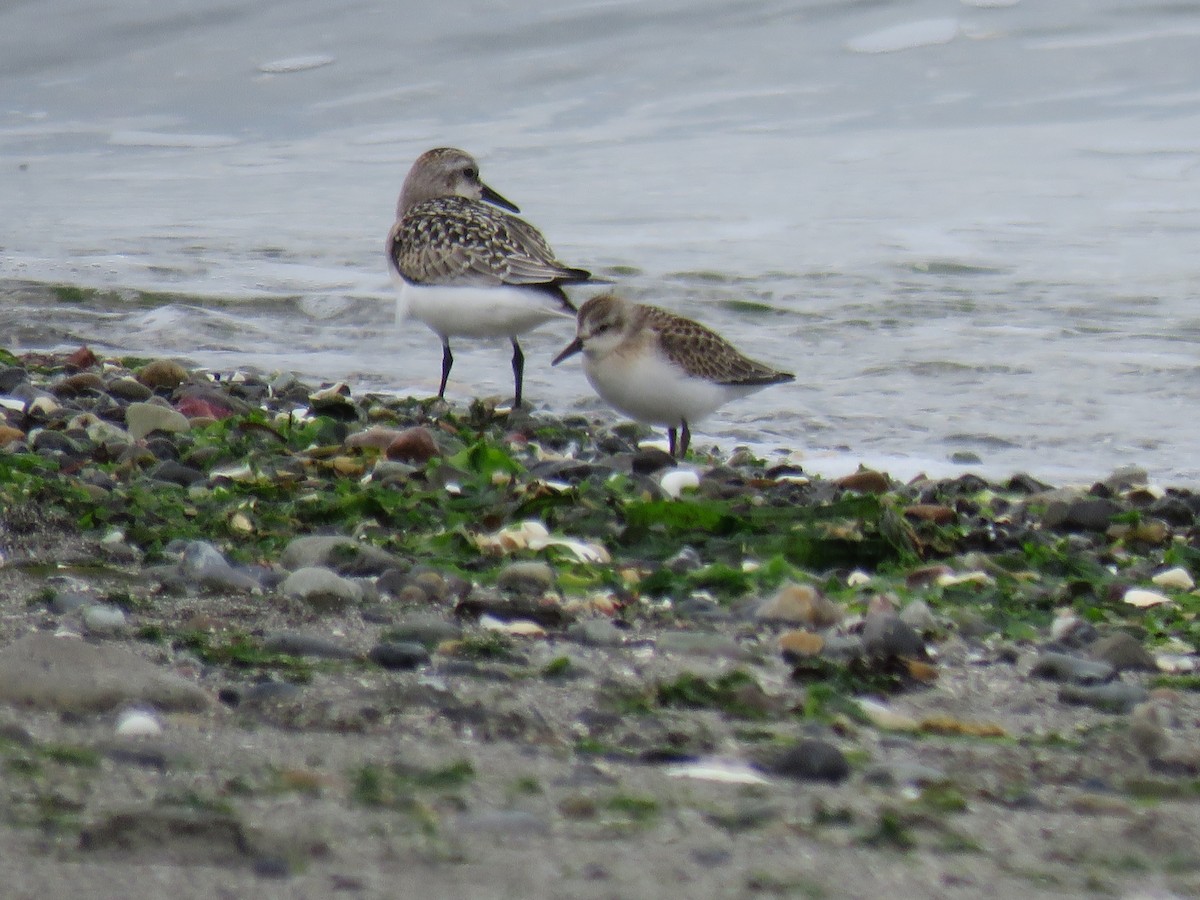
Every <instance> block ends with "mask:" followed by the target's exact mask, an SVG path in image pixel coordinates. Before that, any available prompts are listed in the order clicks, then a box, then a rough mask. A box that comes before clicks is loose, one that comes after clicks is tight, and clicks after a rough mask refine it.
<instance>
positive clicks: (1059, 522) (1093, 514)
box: [1042, 497, 1124, 531]
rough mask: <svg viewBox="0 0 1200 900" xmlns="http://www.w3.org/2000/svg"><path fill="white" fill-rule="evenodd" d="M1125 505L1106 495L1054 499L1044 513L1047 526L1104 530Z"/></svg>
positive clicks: (1044, 521)
mask: <svg viewBox="0 0 1200 900" xmlns="http://www.w3.org/2000/svg"><path fill="white" fill-rule="evenodd" d="M1123 509H1124V507H1122V506H1121V504H1119V503H1116V502H1114V501H1112V500H1109V499H1107V498H1104V497H1079V498H1076V499H1074V500H1052V501H1051V502H1050V503H1049V504H1047V506H1046V510H1045V512H1044V513H1043V514H1042V524H1044V525H1045V526H1046V527H1047V528H1062V529H1067V530H1078V531H1104V530H1106V529H1107V528H1108V526H1109V525H1110V524H1111V521H1112V517H1113V516H1115V515H1118V514H1119V513H1121V512H1122V511H1123Z"/></svg>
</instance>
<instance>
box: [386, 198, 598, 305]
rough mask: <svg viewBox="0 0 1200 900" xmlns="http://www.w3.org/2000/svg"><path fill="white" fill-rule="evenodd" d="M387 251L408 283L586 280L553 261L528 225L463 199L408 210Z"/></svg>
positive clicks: (582, 273)
mask: <svg viewBox="0 0 1200 900" xmlns="http://www.w3.org/2000/svg"><path fill="white" fill-rule="evenodd" d="M389 252H390V253H391V254H392V261H393V263H394V264H395V266H396V269H397V270H398V271H399V273H400V274H401V276H403V277H404V278H405V279H406V280H408V281H410V282H413V283H414V284H430V285H461V286H474V287H496V286H500V285H562V284H575V283H578V282H584V281H588V280H589V279H590V278H591V273H590V272H588V271H586V270H585V269H576V268H573V267H571V266H567V265H564V264H563V263H561V262H559V261H558V260H557V259H555V257H554V252H553V251H552V250H551V249H550V246H549V245H548V244H547V243H546V239H545V238H543V237H542V235H541V234H540V233H539V232H538V231H537V229H536V228H534V227H533V226H532V225H530V224H529V223H528V222H525V221H523V220H521V219H518V218H516V217H515V216H510V215H509V214H508V213H505V212H503V211H501V210H498V209H495V208H494V207H491V206H486V205H484V204H482V203H479V202H477V201H474V200H468V199H466V198H463V197H439V198H438V199H436V200H428V201H426V202H424V203H419V204H417V205H416V206H414V207H413V208H412V209H411V210H409V211H408V213H406V214H405V216H404V217H403V218H402V219H401V220H400V221H399V222H398V223H397V226H396V227H395V228H394V229H393V234H392V241H391V246H390V247H389Z"/></svg>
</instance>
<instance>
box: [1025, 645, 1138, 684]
mask: <svg viewBox="0 0 1200 900" xmlns="http://www.w3.org/2000/svg"><path fill="white" fill-rule="evenodd" d="M1029 677H1031V678H1048V679H1050V680H1051V681H1066V682H1069V683H1071V684H1104V683H1105V682H1108V681H1112V680H1113V679H1114V678H1116V677H1117V670H1116V669H1114V668H1113V667H1112V666H1111V665H1109V664H1108V663H1106V662H1098V661H1096V660H1092V659H1082V658H1081V657H1078V656H1071V655H1069V654H1067V653H1055V652H1053V651H1045V652H1043V653H1041V654H1040V655H1039V656H1038V658H1037V659H1036V660H1035V661H1034V663H1033V668H1031V669H1030V670H1029Z"/></svg>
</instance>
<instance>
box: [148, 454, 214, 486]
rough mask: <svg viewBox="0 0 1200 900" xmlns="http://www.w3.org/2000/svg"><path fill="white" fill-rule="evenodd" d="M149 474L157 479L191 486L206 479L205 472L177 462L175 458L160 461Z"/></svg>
mask: <svg viewBox="0 0 1200 900" xmlns="http://www.w3.org/2000/svg"><path fill="white" fill-rule="evenodd" d="M148 474H149V476H150V477H151V478H153V479H155V480H157V481H166V482H169V483H170V484H177V485H179V486H180V487H190V486H191V485H193V484H195V483H196V482H198V481H203V480H204V473H203V472H199V471H197V470H196V469H193V468H192V467H191V466H185V465H183V464H182V463H177V462H175V460H173V459H168V460H166V461H164V462H161V463H159V464H158V465H157V466H155V467H154V468H153V469H151V470H150V472H149V473H148Z"/></svg>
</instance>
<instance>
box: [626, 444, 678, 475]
mask: <svg viewBox="0 0 1200 900" xmlns="http://www.w3.org/2000/svg"><path fill="white" fill-rule="evenodd" d="M678 464H679V463H678V462H677V461H676V460H675V457H673V456H672V455H671V454H670V453H666V452H665V451H662V450H659V449H658V448H657V447H648V448H646V449H645V450H638V451H637V452H636V453H635V454H633V460H632V468H633V471H634V472H636V473H637V474H639V475H653V474H654V473H655V472H658V471H660V470H662V469H670V468H672V467H674V466H677V465H678Z"/></svg>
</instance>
